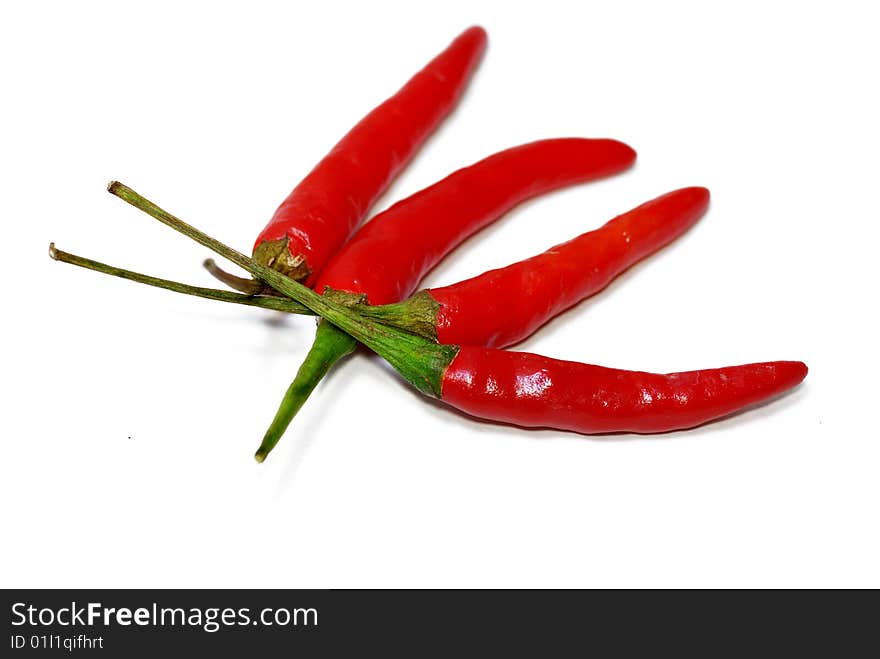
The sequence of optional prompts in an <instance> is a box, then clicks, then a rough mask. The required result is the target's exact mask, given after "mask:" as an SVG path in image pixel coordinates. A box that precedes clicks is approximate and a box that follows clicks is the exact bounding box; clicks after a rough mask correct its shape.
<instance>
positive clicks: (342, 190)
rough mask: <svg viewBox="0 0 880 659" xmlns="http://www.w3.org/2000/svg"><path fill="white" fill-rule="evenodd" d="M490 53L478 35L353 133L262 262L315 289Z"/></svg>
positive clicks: (263, 248)
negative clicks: (314, 284) (325, 269)
mask: <svg viewBox="0 0 880 659" xmlns="http://www.w3.org/2000/svg"><path fill="white" fill-rule="evenodd" d="M485 47H486V32H485V30H483V28H481V27H472V28H470V29H468V30H466V31H465V32H463V33H462V34H461V35H460V36H459V37H458V38H457V39H455V41H453V42H452V44H451V45H450V46H449V47H448V48H447V49H446V50H444V51H443V52H442V53H440V54H439V55H438V56H437V57H435V58H434V59H433V60H432V61H431V62H430V63H429V64H428V65H427V66H426V67H425V68H424V69H422V70H421V71H419V72H418V73H417V74H416V75H415V76H413V77H412V78H411V79H410V80H409V82H407V83H406V85H404V86H403V88H402V89H401V90H400V91H398V92H397V93H396V94H395V95H394V96H392V97H391V98H389V99H388V100H386V101H385V102H384V103H382V104H381V105H379V106H378V107H377V108H375V109H374V110H373V111H372V112H370V113H369V114H368V115H367V116H366V117H364V118H363V119H362V120H361V121H360V123H358V124H357V125H356V126H355V127H354V128H352V129H351V131H349V133H348V134H347V135H346V136H345V137H343V138H342V140H341V141H340V142H339V143H338V144H337V145H336V146H335V147H333V149H332V150H331V151H330V153H328V154H327V155H326V156H325V157H324V159H323V160H322V161H321V162H320V163H318V165H317V166H316V167H315V168H314V169H313V170H312V171H311V172H310V173H309V174H308V175H307V176H306V177H305V178H304V179H303V180H302V182H301V183H300V184H299V185H297V186H296V188H295V189H294V190H293V192H291V193H290V195H289V196H288V197H287V199H285V200H284V202H283V203H282V204H281V206H279V208H278V210H277V211H275V215H274V216H273V217H272V219H271V220H270V221H269V224H268V225H267V226H266V228H265V229H263V231H262V232H260V235H259V236H258V237H257V240H256V242H255V244H254V258H255V259H256V260H257V261H258V262H260V263H263V264H264V265H267V266H269V267H272V268H274V269H276V270H278V271H280V272H284V273H285V274H287V275H288V276H290V277H292V278H294V279H297V280H298V281H311V282H313V281H314V280H315V278H316V277H317V275H318V274H319V273H320V271H321V270H322V269H323V267H324V265H325V264H326V263H327V261H328V259H329V258H330V257H331V256H332V255H333V254H334V253H336V251H337V250H338V249H339V248H340V247H341V246H342V245H343V244H344V243H345V241H346V240H347V239H348V237H349V235H350V234H351V232H352V231H353V230H354V228H355V227H356V226H357V225H358V224H359V223H360V222H361V220H362V219H363V218H364V216H365V215H366V213H367V211H368V210H369V208H370V206H371V205H372V204H373V202H374V201H376V199H377V198H378V197H379V195H381V194H382V192H384V191H385V189H386V188H387V187H388V185H389V184H390V183H391V181H392V180H393V179H394V177H395V176H396V175H397V174H398V173H399V172H400V170H401V169H403V167H404V166H406V164H407V163H408V162H409V161H410V159H411V158H412V157H413V155H415V152H416V151H417V150H418V148H419V147H420V146H421V144H422V143H423V142H424V141H425V139H426V138H427V137H428V136H429V135H430V134H431V132H432V131H433V130H434V129H435V128H436V127H437V125H438V124H439V123H440V122H441V121H442V119H443V118H444V117H445V116H446V115H447V114H449V112H450V111H451V110H452V108H453V106H454V105H455V103H456V102H457V101H458V99H459V97H460V96H461V94H462V92H463V90H464V88H465V86H466V84H467V82H468V79H469V78H470V75H471V73H472V72H473V70H474V69H475V68H476V66H477V63H478V62H479V60H480V57H481V56H482V54H483V51H484V50H485Z"/></svg>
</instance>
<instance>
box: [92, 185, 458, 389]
mask: <svg viewBox="0 0 880 659" xmlns="http://www.w3.org/2000/svg"><path fill="white" fill-rule="evenodd" d="M107 189H108V190H109V191H110V192H111V193H112V194H114V195H116V196H117V197H119V198H121V199H123V200H124V201H126V202H128V203H129V204H131V205H132V206H135V207H136V208H138V209H140V210H142V211H144V212H145V213H147V214H148V215H150V216H151V217H153V218H155V219H157V220H159V221H160V222H162V223H163V224H166V225H167V226H169V227H171V228H172V229H174V230H175V231H178V232H180V233H182V234H183V235H185V236H187V237H189V238H191V239H192V240H194V241H196V242H197V243H199V244H201V245H204V246H205V247H207V248H208V249H210V250H212V251H213V252H216V253H217V254H219V255H220V256H223V257H224V258H227V259H229V260H230V261H232V262H233V263H235V264H236V265H237V266H239V267H240V268H242V269H244V270H246V271H247V272H249V273H251V274H252V275H253V276H254V277H256V278H257V279H260V280H261V281H263V282H265V283H266V284H268V285H269V286H271V287H272V288H274V289H275V290H276V291H278V292H279V293H283V294H284V295H287V296H288V297H290V298H293V299H294V300H296V301H297V302H300V303H301V304H303V305H304V306H306V307H308V308H309V309H311V310H312V311H313V312H315V313H316V314H317V315H319V316H321V317H323V318H325V319H327V320H328V321H329V322H331V323H333V324H334V325H336V326H337V327H339V328H340V329H341V330H343V331H344V332H346V333H347V334H350V335H351V336H352V337H354V338H355V339H357V340H358V341H360V342H361V343H363V344H364V345H366V346H367V347H368V348H370V349H371V350H373V351H374V352H375V353H377V354H378V355H379V356H381V357H383V358H384V359H385V360H386V361H387V362H388V363H389V364H391V365H392V366H393V367H394V368H395V369H396V370H397V371H398V372H399V373H400V374H401V375H402V376H403V377H404V378H406V380H407V381H408V382H410V383H411V384H412V385H413V386H415V387H416V388H417V389H419V391H421V392H423V393H425V394H427V395H430V396H437V397H439V396H440V387H441V383H442V380H443V373H444V372H445V371H446V367H447V366H449V364H450V363H451V362H452V360H453V359H454V358H455V355H457V354H458V350H459V348H458V346H451V345H442V344H438V343H434V342H431V341H428V340H426V339H424V338H422V337H420V336H416V335H414V334H410V333H408V332H405V331H403V330H400V329H397V328H394V327H390V326H386V325H382V324H381V323H378V322H376V321H374V320H370V319H367V318H364V317H363V316H361V315H360V314H359V313H357V312H354V311H351V310H349V309H346V308H345V307H343V306H341V305H338V304H336V303H333V302H331V301H330V300H327V299H325V298H323V297H321V296H320V295H318V294H317V293H315V292H314V291H313V290H311V289H309V288H306V287H305V286H303V285H302V284H299V283H297V282H296V281H294V280H293V279H290V278H289V277H285V276H284V275H282V274H281V273H279V272H276V271H274V270H271V269H269V268H266V267H265V266H262V265H260V264H259V263H257V262H256V261H254V260H253V259H250V258H248V257H247V256H245V255H244V254H241V253H240V252H237V251H235V250H234V249H232V248H231V247H227V246H226V245H224V244H223V243H221V242H219V241H217V240H215V239H214V238H211V237H210V236H208V235H207V234H205V233H203V232H201V231H199V230H198V229H196V228H195V227H193V226H191V225H189V224H187V223H186V222H184V221H183V220H180V219H178V218H176V217H174V216H173V215H171V214H170V213H168V212H166V211H164V210H162V209H161V208H159V207H158V206H156V205H155V204H154V203H153V202H151V201H149V200H147V199H145V198H144V197H142V196H141V195H139V194H138V193H137V192H135V191H134V190H132V189H131V188H129V187H127V186H125V185H123V184H122V183H119V182H116V181H114V182H112V183H111V184H110V185H109V186H108V188H107Z"/></svg>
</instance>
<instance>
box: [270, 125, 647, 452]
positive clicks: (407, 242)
mask: <svg viewBox="0 0 880 659" xmlns="http://www.w3.org/2000/svg"><path fill="white" fill-rule="evenodd" d="M635 157H636V154H635V151H633V150H632V149H631V148H630V147H629V146H627V145H626V144H623V143H621V142H617V141H615V140H608V139H583V138H563V139H553V140H542V141H539V142H532V143H530V144H524V145H521V146H518V147H514V148H512V149H507V150H506V151H502V152H500V153H497V154H495V155H492V156H489V157H488V158H485V159H484V160H481V161H479V162H478V163H476V164H474V165H471V166H470V167H465V168H463V169H460V170H458V171H456V172H454V173H453V174H451V175H449V176H447V177H446V178H445V179H443V180H441V181H439V182H437V183H435V184H434V185H432V186H430V187H428V188H425V189H424V190H422V191H420V192H417V193H415V194H414V195H412V196H410V197H408V198H407V199H404V200H403V201H400V202H398V203H397V204H395V205H393V206H392V207H391V208H389V209H388V210H386V211H384V212H382V213H379V214H378V215H377V216H376V217H375V218H373V219H372V220H371V221H370V222H368V223H367V224H365V225H364V226H363V228H361V230H360V231H358V233H357V234H356V235H355V236H354V237H353V238H352V239H351V241H349V243H348V244H347V245H346V246H345V247H343V249H342V250H341V251H340V252H339V253H337V254H336V256H335V257H333V259H331V261H330V263H328V265H327V267H326V268H325V269H324V272H323V273H322V274H321V276H320V277H319V278H318V281H317V284H316V285H315V289H316V290H317V291H319V292H323V291H325V290H327V289H332V290H333V291H335V292H339V291H342V292H344V293H349V294H351V293H354V294H356V295H355V296H354V297H355V299H356V298H357V297H358V296H361V295H366V297H367V299H368V300H369V302H370V303H372V304H382V303H385V302H393V301H396V300H399V299H400V298H402V297H404V296H406V295H408V294H410V293H411V292H412V291H413V290H414V289H415V288H416V286H417V285H418V283H419V282H420V281H421V279H422V278H423V277H424V275H425V274H426V273H427V272H428V271H429V270H430V269H431V268H433V267H434V266H435V265H436V264H437V263H438V262H439V261H440V260H441V259H442V258H443V257H444V256H445V255H446V254H448V253H449V252H450V251H451V250H452V249H453V248H455V247H456V246H457V245H459V244H460V243H461V242H462V241H464V240H465V239H466V238H467V237H468V236H470V235H472V234H473V233H475V232H477V231H479V230H480V229H482V228H483V227H485V226H486V225H487V224H489V223H491V222H493V221H495V220H497V219H498V218H499V217H501V216H502V215H503V214H504V213H506V212H507V211H508V210H510V209H511V208H513V207H514V206H516V205H517V204H519V203H521V202H522V201H524V200H526V199H528V198H530V197H534V196H536V195H539V194H542V193H544V192H547V191H549V190H553V189H556V188H560V187H563V186H566V185H571V184H573V183H579V182H584V181H589V180H593V179H596V178H600V177H603V176H608V175H611V174H615V173H617V172H620V171H622V170H624V169H626V168H627V167H629V166H630V165H631V164H632V163H633V161H634V160H635ZM356 346H357V342H356V341H355V340H354V339H352V338H351V337H350V336H348V335H347V334H345V333H344V332H341V331H340V330H338V329H337V328H335V327H334V326H333V325H330V324H326V323H320V324H319V326H318V332H317V334H316V337H315V342H314V344H313V346H312V349H311V350H310V351H309V354H308V355H307V356H306V359H305V361H304V362H303V365H302V366H301V368H300V370H299V372H298V373H297V376H296V378H295V379H294V381H293V383H291V385H290V387H289V388H288V390H287V392H286V393H285V395H284V398H283V399H282V401H281V404H280V405H279V408H278V412H277V413H276V415H275V418H274V419H273V421H272V424H271V425H270V427H269V429H268V430H267V431H266V435H265V437H264V439H263V442H262V443H261V445H260V449H259V450H258V451H257V459H258V460H262V459H264V458H265V456H266V455H267V454H268V452H269V451H270V450H271V449H272V447H274V446H275V444H277V443H278V440H279V439H280V438H281V435H282V434H283V433H284V431H285V430H286V428H287V426H288V425H289V424H290V421H291V420H292V419H293V417H294V415H295V414H296V413H297V412H298V411H299V409H300V408H301V407H302V405H303V404H304V403H305V401H306V400H307V399H308V397H309V395H310V394H311V392H312V390H313V389H314V388H315V386H316V385H317V383H318V382H319V381H320V380H321V379H322V378H323V377H324V375H325V374H326V373H327V371H328V370H329V369H330V367H332V365H333V364H334V363H335V362H336V361H338V360H339V359H340V358H342V357H343V356H345V355H347V354H348V353H350V352H351V351H352V350H354V349H355V347H356Z"/></svg>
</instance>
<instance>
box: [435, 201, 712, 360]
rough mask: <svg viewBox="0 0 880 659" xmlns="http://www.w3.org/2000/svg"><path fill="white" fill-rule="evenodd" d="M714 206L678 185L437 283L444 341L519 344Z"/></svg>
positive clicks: (440, 333)
mask: <svg viewBox="0 0 880 659" xmlns="http://www.w3.org/2000/svg"><path fill="white" fill-rule="evenodd" d="M708 205H709V191H708V190H707V189H706V188H700V187H692V188H683V189H681V190H676V191H674V192H670V193H668V194H665V195H663V196H661V197H658V198H656V199H653V200H651V201H649V202H647V203H645V204H642V205H641V206H639V207H637V208H634V209H633V210H631V211H629V212H627V213H624V214H623V215H620V216H618V217H616V218H614V219H613V220H611V221H610V222H608V223H607V224H605V225H604V226H602V227H601V228H599V229H596V230H595V231H590V232H588V233H584V234H582V235H580V236H578V237H577V238H574V239H572V240H570V241H568V242H566V243H562V244H561V245H556V246H555V247H552V248H550V249H549V250H547V251H546V252H544V253H543V254H539V255H537V256H534V257H532V258H530V259H526V260H524V261H520V262H518V263H514V264H513V265H510V266H507V267H505V268H499V269H497V270H490V271H488V272H485V273H483V274H481V275H479V276H477V277H473V278H472V279H467V280H465V281H462V282H459V283H457V284H453V285H451V286H445V287H442V288H433V289H429V290H428V292H429V294H430V295H431V297H432V298H434V300H436V301H437V303H439V305H440V308H439V309H438V311H437V320H436V324H437V340H438V341H440V343H455V344H466V345H482V346H488V347H497V348H500V347H504V346H508V345H512V344H514V343H517V342H518V341H521V340H522V339H524V338H526V337H527V336H529V335H531V334H532V333H533V332H534V331H535V330H537V329H538V328H539V327H540V326H541V325H543V324H544V323H546V322H547V321H548V320H550V319H551V318H553V317H554V316H557V315H558V314H560V313H562V312H563V311H565V310H566V309H568V308H569V307H571V306H573V305H575V304H577V303H578V302H580V301H581V300H583V299H584V298H586V297H589V296H590V295H593V294H594V293H596V292H598V291H600V290H602V289H603V288H605V286H607V285H608V284H609V283H610V282H611V280H612V279H614V278H615V277H617V276H618V275H619V274H620V273H621V272H623V271H624V270H626V269H627V268H629V267H630V266H631V265H633V264H634V263H636V262H637V261H639V260H641V259H643V258H645V257H646V256H648V255H649V254H651V253H653V252H655V251H656V250H658V249H660V248H661V247H663V246H665V245H667V244H668V243H670V242H671V241H672V240H674V239H675V238H677V237H678V236H680V235H681V234H682V233H684V232H685V231H686V230H687V229H689V228H690V227H691V226H692V225H693V224H694V223H695V222H696V221H697V220H698V219H699V218H700V217H701V216H702V215H703V213H705V211H706V208H707V207H708Z"/></svg>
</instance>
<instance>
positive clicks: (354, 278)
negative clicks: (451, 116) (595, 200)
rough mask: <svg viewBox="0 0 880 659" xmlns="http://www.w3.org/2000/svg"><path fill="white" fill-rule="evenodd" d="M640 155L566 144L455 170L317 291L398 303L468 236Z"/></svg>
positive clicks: (614, 144) (349, 248)
mask: <svg viewBox="0 0 880 659" xmlns="http://www.w3.org/2000/svg"><path fill="white" fill-rule="evenodd" d="M635 158H636V152H635V151H633V149H632V148H630V147H629V146H627V145H626V144H624V143H622V142H618V141H617V140H609V139H585V138H559V139H550V140H540V141H538V142H531V143H529V144H523V145H521V146H516V147H513V148H511V149H507V150H505V151H501V152H500V153H496V154H495V155H492V156H489V157H488V158H485V159H483V160H481V161H479V162H477V163H475V164H473V165H471V166H470V167H465V168H463V169H459V170H458V171H456V172H453V173H452V174H450V175H449V176H447V177H446V178H444V179H442V180H441V181H438V182H437V183H435V184H434V185H431V186H430V187H427V188H425V189H424V190H421V191H420V192H416V193H415V194H413V195H411V196H409V197H407V198H406V199H403V200H402V201H399V202H397V203H396V204H394V205H393V206H391V207H390V208H388V209H387V210H385V211H383V212H381V213H379V214H378V215H376V217H374V218H373V219H372V220H370V221H369V222H367V223H366V224H365V225H364V226H363V227H362V228H361V229H360V231H358V232H357V234H356V235H355V236H354V237H353V238H352V239H351V241H349V243H348V244H347V245H346V246H345V247H344V248H343V249H342V250H341V251H340V252H339V253H338V254H336V256H334V257H333V259H331V261H330V263H328V264H327V267H326V268H325V269H324V272H323V273H322V274H321V276H320V277H319V278H318V281H317V283H316V285H315V290H317V291H318V292H319V293H320V292H322V291H323V290H324V289H325V287H326V288H332V289H334V290H341V291H348V292H352V293H364V294H366V295H367V297H368V298H369V301H370V304H374V305H378V304H386V303H389V302H396V301H398V300H400V299H402V298H404V297H406V296H407V295H409V294H410V293H412V292H413V291H414V290H415V288H416V287H417V286H418V284H419V282H420V281H421V280H422V278H423V277H424V276H425V274H427V272H428V271H429V270H430V269H431V268H433V267H434V266H435V265H437V263H438V262H439V261H440V260H441V259H442V258H443V257H444V256H446V254H448V253H449V252H450V251H451V250H452V249H453V248H454V247H456V246H457V245H459V244H460V243H461V242H463V241H464V240H465V239H466V238H468V237H469V236H471V235H472V234H474V233H476V232H477V231H479V230H480V229H482V228H484V227H485V226H486V225H488V224H490V223H491V222H494V221H495V220H497V219H498V218H499V217H501V216H502V215H504V214H505V213H506V212H508V211H509V210H510V209H511V208H513V207H514V206H516V205H517V204H519V203H521V202H523V201H525V200H526V199H529V198H531V197H535V196H537V195H540V194H543V193H546V192H549V191H550V190H555V189H557V188H561V187H564V186H567V185H572V184H574V183H583V182H585V181H591V180H594V179H597V178H601V177H604V176H610V175H612V174H617V173H618V172H621V171H623V170H625V169H627V168H628V167H630V166H631V165H632V163H633V162H634V161H635Z"/></svg>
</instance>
